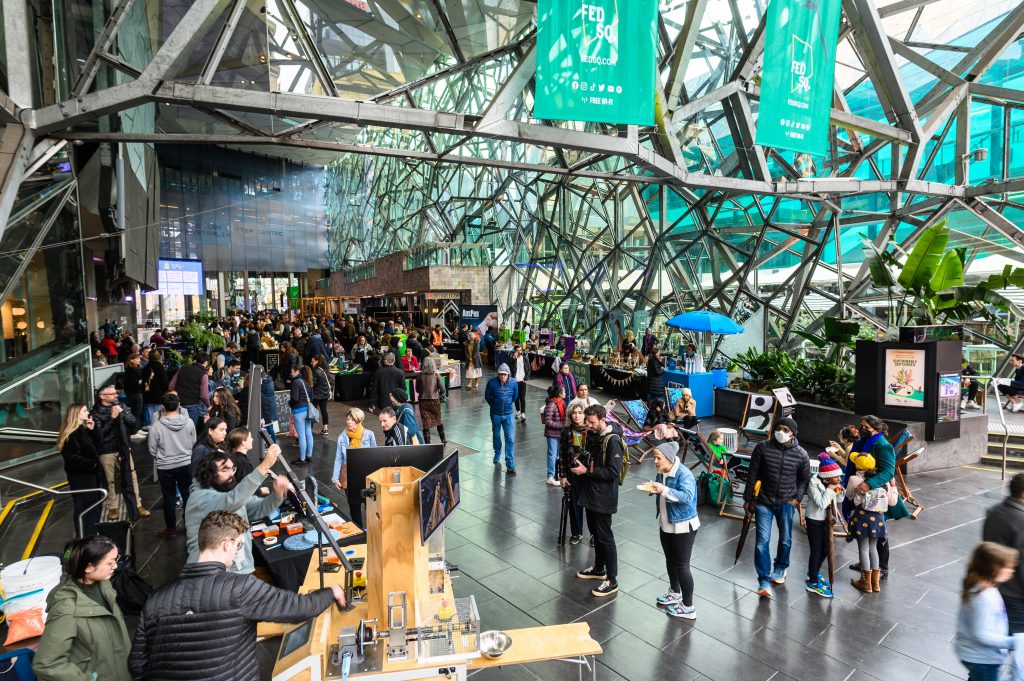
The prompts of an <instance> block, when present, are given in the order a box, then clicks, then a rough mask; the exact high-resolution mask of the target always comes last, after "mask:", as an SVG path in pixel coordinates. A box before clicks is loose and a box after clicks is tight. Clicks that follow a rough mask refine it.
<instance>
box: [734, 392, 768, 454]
mask: <svg viewBox="0 0 1024 681" xmlns="http://www.w3.org/2000/svg"><path fill="white" fill-rule="evenodd" d="M774 411H775V398H774V397H772V396H770V395H755V394H751V395H748V396H747V404H746V406H745V407H744V408H743V418H742V419H741V420H740V433H741V434H742V435H743V442H742V443H740V447H739V451H740V452H743V453H750V452H751V451H753V449H754V445H756V444H757V443H758V442H762V441H764V440H767V439H768V436H769V435H770V434H771V432H772V425H773V424H774V422H775V415H774Z"/></svg>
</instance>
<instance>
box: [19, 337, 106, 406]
mask: <svg viewBox="0 0 1024 681" xmlns="http://www.w3.org/2000/svg"><path fill="white" fill-rule="evenodd" d="M89 349H90V346H89V345H88V344H85V345H79V346H78V347H76V348H71V349H69V350H65V351H64V352H62V353H60V354H59V355H56V356H55V357H53V358H52V359H51V360H50V361H49V362H47V363H46V364H44V365H43V366H40V367H37V368H36V369H33V370H32V371H30V372H28V373H27V374H25V375H24V376H20V377H18V378H15V379H12V380H11V381H10V382H9V383H5V384H0V395H2V394H4V393H5V392H7V391H8V390H12V389H14V388H17V387H18V386H19V385H21V384H22V383H27V382H28V381H31V380H32V379H33V378H35V377H36V376H39V375H41V374H45V373H46V372H47V371H51V370H52V369H54V368H55V367H56V366H57V365H58V364H63V363H64V362H66V361H67V360H69V359H71V358H72V357H75V356H76V355H80V354H82V353H88V352H89Z"/></svg>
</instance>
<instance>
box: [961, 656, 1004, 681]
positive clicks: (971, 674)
mask: <svg viewBox="0 0 1024 681" xmlns="http://www.w3.org/2000/svg"><path fill="white" fill-rule="evenodd" d="M960 664H962V665H963V666H965V667H967V681H999V670H1000V669H1001V668H1002V665H999V664H979V663H977V662H964V661H963V660H960Z"/></svg>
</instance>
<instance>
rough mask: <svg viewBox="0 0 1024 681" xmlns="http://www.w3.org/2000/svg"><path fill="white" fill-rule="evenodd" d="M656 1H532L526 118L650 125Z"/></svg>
mask: <svg viewBox="0 0 1024 681" xmlns="http://www.w3.org/2000/svg"><path fill="white" fill-rule="evenodd" d="M657 24H658V0H540V1H539V2H538V3H537V73H536V89H535V92H536V98H535V102H534V110H533V116H534V118H540V119H545V120H569V121H589V122H592V123H611V124H628V125H654V98H655V96H654V85H655V82H654V81H655V68H656V62H655V57H656V54H657V39H658V28H657Z"/></svg>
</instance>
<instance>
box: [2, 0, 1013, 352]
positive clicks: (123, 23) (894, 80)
mask: <svg viewBox="0 0 1024 681" xmlns="http://www.w3.org/2000/svg"><path fill="white" fill-rule="evenodd" d="M842 6H843V18H842V23H841V26H840V49H839V64H840V69H839V70H840V73H837V78H836V86H835V88H834V101H833V107H832V110H831V116H830V118H831V127H830V150H829V154H828V156H827V157H826V158H824V159H818V160H816V161H815V163H811V160H810V159H808V158H801V157H795V156H794V155H793V154H791V153H788V152H781V151H779V150H776V149H771V148H764V147H761V146H759V145H757V144H755V143H754V138H755V135H754V131H755V124H756V116H757V105H758V97H759V82H760V71H761V66H762V58H763V45H764V35H763V30H764V29H763V27H764V10H765V3H764V2H763V1H762V0H721V1H720V2H718V3H711V2H708V0H689V1H688V2H682V1H681V0H662V4H661V13H660V18H659V22H658V38H659V67H660V68H659V76H660V79H659V92H658V104H659V106H658V112H659V113H658V118H657V124H656V125H655V126H654V127H651V128H638V127H636V126H618V127H616V126H607V125H596V124H578V123H550V122H542V121H538V120H535V119H532V118H531V112H532V108H533V106H532V105H533V83H532V79H533V73H534V67H535V54H534V42H535V25H534V23H535V15H536V5H535V4H533V3H532V2H528V1H526V0H330V1H329V0H269V1H268V2H266V3H263V2H252V1H251V0H198V1H196V2H193V3H190V2H186V1H185V0H170V1H167V2H159V0H120V2H118V3H117V4H116V5H115V6H114V8H113V10H112V11H110V12H108V13H107V15H104V17H103V22H102V25H101V26H99V27H98V30H96V31H95V32H94V34H93V35H92V36H91V37H90V39H91V41H92V42H91V44H90V45H88V51H87V52H84V53H83V54H82V58H81V59H80V60H71V59H67V61H68V62H71V61H75V64H73V65H67V68H68V69H69V70H70V71H71V77H70V78H69V79H68V84H67V85H66V86H64V87H58V88H57V97H56V100H57V102H56V103H53V104H50V105H45V106H42V105H36V102H37V100H38V98H37V97H34V96H33V93H34V92H35V91H36V86H37V85H38V84H35V83H33V79H34V78H35V75H34V73H33V71H32V69H29V68H24V69H19V68H11V69H9V72H8V89H9V90H10V92H9V93H6V94H5V93H0V123H3V124H5V127H4V130H3V142H4V144H3V146H2V148H0V225H3V224H5V223H6V222H7V218H8V215H9V213H10V210H11V206H12V204H13V200H14V194H15V193H16V190H17V188H18V186H19V183H20V182H21V179H22V178H24V177H26V174H31V171H32V170H33V169H35V168H37V167H38V166H39V164H40V163H41V162H43V161H45V159H46V158H49V156H50V155H52V154H53V153H55V151H56V150H58V149H60V148H61V146H62V145H64V144H66V143H67V142H69V141H82V142H103V143H107V142H121V143H126V144H129V145H135V144H138V145H150V144H158V143H177V142H190V143H208V144H220V145H230V146H233V147H240V148H243V149H257V148H258V149H259V151H260V152H261V153H269V154H278V155H283V156H288V157H292V158H298V159H303V160H309V161H312V162H316V163H321V164H324V165H327V166H328V173H327V177H328V208H329V216H328V217H329V222H330V234H329V237H330V238H329V241H330V243H331V248H332V250H331V253H330V260H331V266H332V269H344V268H346V267H349V266H351V265H353V264H357V263H360V262H364V261H367V260H372V259H374V258H376V257H379V256H380V255H382V254H384V253H386V252H389V251H392V250H397V249H402V248H408V247H410V246H414V245H417V244H423V243H429V242H466V243H484V244H487V245H488V246H489V248H490V250H489V252H490V255H491V258H492V264H493V265H494V266H495V269H494V272H495V281H494V293H495V297H496V298H497V299H498V301H499V305H500V306H501V308H502V311H503V312H504V313H505V314H506V315H511V316H512V317H513V318H521V317H530V318H532V319H533V320H534V321H537V322H539V323H541V324H544V323H547V322H549V321H552V320H556V319H557V320H558V321H559V322H560V323H561V324H563V325H565V326H567V327H568V328H576V327H582V328H584V329H588V328H592V327H593V326H594V325H595V324H597V320H598V319H599V318H600V316H601V315H602V314H603V313H604V312H606V311H608V310H612V309H620V310H623V311H625V312H627V313H631V312H633V311H639V310H645V311H647V312H648V313H659V312H660V313H664V314H673V313H674V312H676V311H677V310H681V309H685V308H691V307H712V308H715V309H720V310H722V311H725V312H734V311H736V310H737V308H740V307H743V308H747V307H750V306H751V305H754V306H759V307H760V308H762V309H763V310H764V311H765V313H766V320H767V325H768V335H769V336H770V337H772V338H776V339H777V340H779V341H781V342H786V341H787V340H788V339H789V338H790V336H791V332H792V331H793V330H796V329H813V328H815V327H816V325H817V324H818V323H819V321H820V319H821V318H822V317H824V316H829V315H833V316H840V317H853V318H859V319H863V320H866V321H868V322H870V323H872V324H875V325H880V324H881V322H880V321H879V319H878V317H877V316H876V312H877V309H876V305H874V304H877V301H878V293H877V292H876V291H873V290H872V289H871V288H870V279H869V276H868V274H869V273H868V271H867V268H866V267H865V266H864V265H863V264H862V263H860V262H859V261H858V262H853V263H849V262H848V263H845V264H844V262H843V253H844V252H845V251H849V244H850V239H851V238H853V239H854V240H855V241H857V242H858V243H859V235H860V234H861V233H865V234H867V235H868V236H869V237H870V238H871V239H872V240H873V241H874V242H875V244H876V245H877V246H879V247H881V248H886V247H888V246H887V244H892V247H900V248H903V249H906V248H908V247H909V246H911V245H912V244H913V243H914V242H915V241H916V239H917V238H918V237H919V235H920V234H921V233H922V232H923V230H924V229H926V228H927V227H928V226H929V225H932V224H934V223H936V222H937V221H939V220H940V219H942V218H944V217H947V216H956V217H958V218H959V219H960V221H961V222H962V223H964V226H963V228H962V229H961V230H960V231H959V232H958V234H960V236H961V237H963V239H964V243H965V245H968V246H969V247H971V248H972V249H973V251H972V257H973V255H978V254H981V253H988V252H1001V253H1004V254H1006V255H1008V256H1010V257H1019V253H1021V246H1022V244H1024V234H1022V233H1021V229H1020V226H1019V220H1018V219H1017V217H1016V215H1017V214H1016V213H1015V211H1017V210H1019V209H1024V206H1020V205H1019V204H1018V203H1017V202H1016V200H1015V198H1016V197H1017V196H1019V195H1020V194H1021V192H1024V178H1022V177H1015V176H1014V174H1013V173H1012V172H1011V171H1012V170H1013V168H1014V167H1015V166H1014V163H1013V162H1011V161H1012V159H1011V157H1010V152H1011V149H1010V148H1011V130H1012V129H1013V126H1014V125H1015V123H1016V121H1017V118H1016V113H1015V112H1018V111H1020V110H1022V109H1024V90H1021V89H1017V88H1015V87H1011V86H1010V85H1011V84H1012V83H1016V82H1019V78H1017V80H1013V79H1012V78H1010V79H1007V78H1005V77H1003V78H996V79H993V78H992V77H991V73H992V71H993V69H994V68H998V69H999V72H1000V74H1001V75H1002V76H1006V74H1007V73H1009V74H1010V75H1014V74H1018V75H1019V71H1015V70H1014V69H1018V68H1019V64H1020V63H1021V62H1022V60H1021V58H1020V56H1019V54H1017V56H1014V54H1010V53H1014V51H1016V53H1019V52H1020V48H1021V45H1022V43H1021V31H1022V27H1024V4H1018V3H1014V2H1009V1H1006V0H996V1H995V2H992V3H989V5H988V6H986V7H984V8H977V7H976V6H974V5H971V4H970V3H967V2H964V1H962V0H898V1H896V2H884V3H883V2H881V1H880V2H877V3H876V2H874V1H873V0H843V2H842ZM3 12H4V29H5V31H4V33H5V49H6V52H7V55H8V64H16V63H20V62H19V61H18V60H17V59H12V56H17V55H19V54H21V55H24V54H26V53H30V51H31V49H32V47H33V42H32V40H31V32H30V21H29V14H28V11H27V3H25V2H22V1H20V0H13V1H10V2H5V3H4V4H3ZM142 22H148V23H147V24H146V25H151V26H155V27H156V28H153V29H151V30H150V31H149V32H148V33H147V32H146V31H143V30H140V28H141V26H142V25H143V24H142ZM140 35H142V36H143V37H145V38H148V40H141V41H140V39H139V37H140ZM146 49H148V55H147V57H148V58H147V59H145V60H142V61H140V59H139V58H138V55H139V54H140V53H145V51H146ZM1008 55H1009V56H1008ZM21 61H22V62H23V61H24V60H21ZM143 62H144V63H143ZM993 81H995V82H993ZM154 105H156V106H155V114H154V113H151V114H150V115H149V117H148V118H147V117H146V116H141V117H140V116H138V115H137V113H138V112H139V111H150V112H152V111H153V109H146V108H145V107H154ZM979 107H982V108H984V111H985V112H986V113H988V114H989V115H990V118H991V119H992V120H997V119H998V120H1000V121H1002V122H1003V125H1002V126H1001V127H1000V128H999V130H998V134H997V133H996V132H993V130H994V129H993V130H988V131H987V132H988V133H989V137H988V138H987V139H988V140H989V141H990V142H991V144H990V146H991V147H992V149H990V150H989V151H991V152H992V153H991V155H992V156H993V157H996V156H997V155H998V157H999V160H1000V161H1001V162H1000V164H999V165H998V167H997V169H996V170H995V171H990V172H986V173H984V174H983V176H982V177H977V175H976V174H975V176H974V177H972V175H971V169H972V164H971V154H970V152H971V151H973V150H974V149H975V148H976V147H977V146H978V144H977V141H976V139H977V135H976V134H974V135H972V124H973V123H975V121H976V119H977V111H978V109H979ZM127 120H130V121H131V122H132V123H133V124H132V125H127V124H126V121H127ZM147 120H151V121H152V129H151V130H145V129H140V128H143V127H144V123H145V121H147ZM140 121H141V123H140ZM997 137H998V140H997ZM996 141H998V144H997V143H996ZM991 167H995V165H994V164H992V165H990V168H991ZM968 227H970V228H968ZM768 271H771V272H773V273H774V275H773V276H774V278H769V277H767V275H766V274H765V273H766V272H768Z"/></svg>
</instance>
